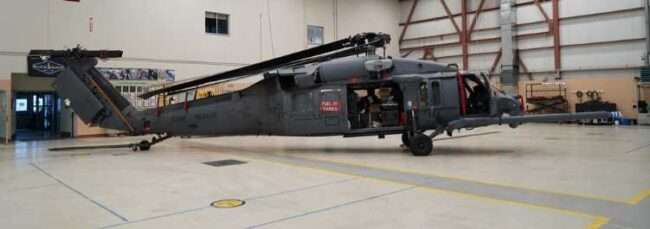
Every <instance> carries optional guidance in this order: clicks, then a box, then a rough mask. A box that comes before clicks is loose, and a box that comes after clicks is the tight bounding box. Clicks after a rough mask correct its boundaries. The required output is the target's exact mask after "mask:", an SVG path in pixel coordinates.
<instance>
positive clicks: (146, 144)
mask: <svg viewBox="0 0 650 229" xmlns="http://www.w3.org/2000/svg"><path fill="white" fill-rule="evenodd" d="M171 137H172V136H171V135H169V134H166V133H165V134H162V135H161V134H158V135H156V136H154V137H152V138H151V141H147V140H142V141H140V142H139V143H133V144H130V145H129V147H130V148H131V150H133V152H135V151H138V150H141V151H149V149H151V146H153V145H155V144H157V143H160V142H162V141H164V140H167V139H168V138H171Z"/></svg>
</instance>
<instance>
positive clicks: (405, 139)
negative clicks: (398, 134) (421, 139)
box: [402, 133, 411, 147]
mask: <svg viewBox="0 0 650 229" xmlns="http://www.w3.org/2000/svg"><path fill="white" fill-rule="evenodd" d="M410 138H411V136H409V133H403V134H402V144H404V146H406V147H408V146H409V145H410V144H411V142H410Z"/></svg>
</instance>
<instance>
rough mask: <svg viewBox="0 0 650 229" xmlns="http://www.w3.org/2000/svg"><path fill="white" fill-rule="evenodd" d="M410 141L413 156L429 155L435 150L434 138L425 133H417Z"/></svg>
mask: <svg viewBox="0 0 650 229" xmlns="http://www.w3.org/2000/svg"><path fill="white" fill-rule="evenodd" d="M409 142H410V144H409V148H410V149H411V153H412V154H413V156H429V155H431V151H433V140H431V138H430V137H429V136H426V135H424V134H416V135H415V136H413V137H411V138H410V141H409Z"/></svg>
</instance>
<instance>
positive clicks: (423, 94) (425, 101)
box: [420, 82, 429, 107]
mask: <svg viewBox="0 0 650 229" xmlns="http://www.w3.org/2000/svg"><path fill="white" fill-rule="evenodd" d="M428 106H429V93H428V91H427V83H426V82H425V83H422V84H420V107H428Z"/></svg>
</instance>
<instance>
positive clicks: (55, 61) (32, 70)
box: [27, 55, 65, 77]
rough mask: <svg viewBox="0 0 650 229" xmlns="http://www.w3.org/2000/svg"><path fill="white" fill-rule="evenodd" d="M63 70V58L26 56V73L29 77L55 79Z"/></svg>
mask: <svg viewBox="0 0 650 229" xmlns="http://www.w3.org/2000/svg"><path fill="white" fill-rule="evenodd" d="M64 69H65V65H64V61H63V58H44V57H41V56H33V55H28V56H27V72H28V73H29V75H30V76H45V77H55V76H56V75H57V74H59V73H60V72H62V71H63V70H64Z"/></svg>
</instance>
